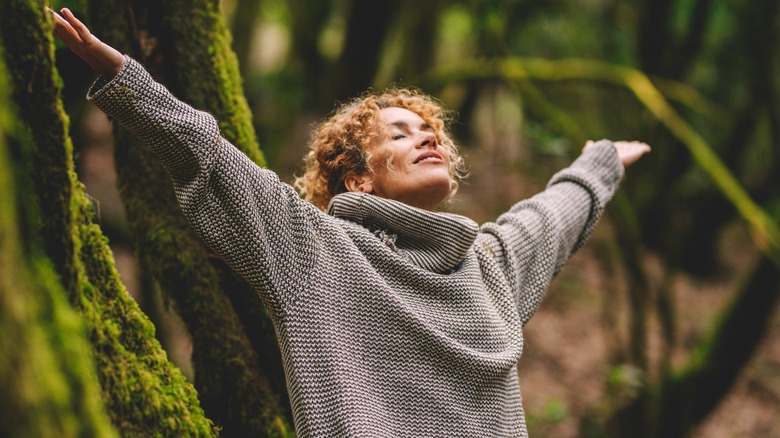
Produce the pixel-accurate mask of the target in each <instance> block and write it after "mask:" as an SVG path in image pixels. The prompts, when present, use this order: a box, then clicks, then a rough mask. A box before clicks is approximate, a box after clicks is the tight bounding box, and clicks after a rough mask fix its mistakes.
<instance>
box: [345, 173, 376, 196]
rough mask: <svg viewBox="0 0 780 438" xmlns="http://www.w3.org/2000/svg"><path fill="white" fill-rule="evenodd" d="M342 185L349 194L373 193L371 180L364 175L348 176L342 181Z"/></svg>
mask: <svg viewBox="0 0 780 438" xmlns="http://www.w3.org/2000/svg"><path fill="white" fill-rule="evenodd" d="M344 185H345V186H346V187H347V190H348V191H350V192H362V193H371V192H373V191H374V187H372V186H371V179H370V178H369V177H368V176H366V175H349V176H348V177H346V178H345V179H344Z"/></svg>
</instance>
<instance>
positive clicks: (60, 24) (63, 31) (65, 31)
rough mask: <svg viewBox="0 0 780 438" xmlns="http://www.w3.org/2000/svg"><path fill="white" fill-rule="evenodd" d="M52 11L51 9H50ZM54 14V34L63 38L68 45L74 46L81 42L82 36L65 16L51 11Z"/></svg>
mask: <svg viewBox="0 0 780 438" xmlns="http://www.w3.org/2000/svg"><path fill="white" fill-rule="evenodd" d="M49 10H50V11H51V9H49ZM51 13H52V16H53V17H54V29H53V32H54V35H55V36H56V37H57V38H59V39H61V40H62V41H63V42H65V43H66V44H67V45H68V46H72V45H74V44H80V43H81V42H82V41H81V37H79V35H78V33H76V30H75V29H73V26H71V25H70V23H68V22H67V21H66V20H65V19H64V18H62V17H61V16H60V14H58V13H56V12H54V11H51Z"/></svg>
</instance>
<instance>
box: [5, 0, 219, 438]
mask: <svg viewBox="0 0 780 438" xmlns="http://www.w3.org/2000/svg"><path fill="white" fill-rule="evenodd" d="M47 18H48V17H47V16H46V15H45V9H44V4H43V3H42V2H37V1H23V0H7V1H4V5H3V14H2V19H0V20H1V21H0V29H2V38H3V41H4V43H3V53H4V55H5V58H6V62H7V67H8V70H9V77H10V78H11V85H12V88H13V90H14V94H13V97H14V101H15V103H16V104H17V106H18V108H19V117H20V119H21V122H22V123H23V125H24V126H25V127H26V129H27V130H29V132H30V134H31V150H30V151H29V153H25V154H23V155H21V157H20V158H21V159H22V161H21V162H20V163H19V166H18V168H19V169H20V171H21V172H22V174H23V177H22V178H23V179H22V180H23V181H28V182H30V187H31V189H32V190H33V191H34V193H35V198H36V199H37V201H38V202H37V209H38V211H39V212H40V213H39V216H38V217H39V218H40V219H41V220H40V221H39V222H37V223H34V224H33V227H34V228H33V229H31V230H30V233H31V234H30V236H40V238H42V239H43V242H45V243H46V245H45V253H46V255H47V256H48V258H49V259H50V260H51V264H52V266H53V269H54V271H56V273H57V274H58V275H59V278H60V281H61V282H62V287H63V289H65V291H66V292H67V295H68V297H69V299H70V301H71V303H72V304H73V305H74V306H75V307H77V308H78V309H79V310H80V311H81V317H82V321H83V323H84V324H85V325H86V328H87V332H88V338H89V342H90V344H91V356H92V357H93V358H94V361H95V362H96V371H97V377H98V379H99V381H100V384H101V386H102V401H103V403H104V404H105V408H106V410H107V412H108V415H109V417H110V419H111V422H113V424H114V426H115V427H116V428H117V429H118V430H120V431H121V432H122V434H123V435H138V436H152V435H167V436H184V435H186V436H192V435H199V436H208V435H213V434H214V429H213V426H212V424H211V422H210V421H209V420H208V419H206V418H205V417H204V416H203V411H202V409H201V408H200V405H199V402H198V399H197V396H196V393H195V390H194V388H193V387H192V385H190V384H189V383H187V382H186V381H185V379H184V377H183V376H182V374H181V373H180V372H179V370H178V368H176V367H174V366H173V365H172V364H171V363H170V362H168V360H167V358H166V354H165V352H164V351H163V350H162V348H161V347H160V344H159V343H158V342H157V340H156V339H155V338H154V326H153V325H152V324H151V323H150V322H149V320H148V319H147V318H146V317H145V316H144V314H143V313H142V312H141V311H140V309H139V308H138V306H137V305H136V303H135V301H134V300H133V299H132V298H131V297H130V296H129V295H128V293H127V291H126V289H125V287H124V286H123V285H122V283H121V282H120V281H119V277H118V274H117V271H116V269H115V267H114V261H113V258H112V255H111V251H110V249H109V248H108V245H107V241H106V238H105V237H104V236H103V234H102V232H101V231H100V229H99V227H98V226H97V225H95V224H94V223H93V222H92V216H93V215H94V210H93V208H92V205H91V203H90V201H89V200H88V199H87V197H86V196H85V194H84V192H83V188H82V185H81V184H80V183H79V182H78V180H77V178H76V174H75V172H74V170H73V169H74V165H73V158H72V144H71V140H70V138H69V137H68V134H67V132H68V119H67V117H66V116H65V114H64V113H63V110H62V102H61V100H60V87H59V80H58V78H57V74H56V72H55V71H54V69H53V50H52V41H51V30H50V24H49V23H50V21H49V20H47ZM6 42H7V43H6ZM4 266H5V265H4ZM46 278H50V279H52V280H51V282H52V283H55V282H54V280H53V278H52V276H51V275H49V276H48V277H42V281H44V280H43V279H46ZM43 284H44V285H45V283H43ZM48 287H49V289H45V288H41V290H44V291H45V290H50V291H55V290H56V288H55V287H54V285H49V286H48ZM42 300H45V298H42ZM52 302H56V300H54V299H52ZM3 307H4V308H5V306H3ZM51 316H52V317H54V316H59V315H51ZM66 328H67V327H66ZM51 330H55V331H56V330H57V328H56V327H52V328H51ZM71 332H72V331H71ZM26 334H27V335H28V338H29V339H34V338H35V330H34V327H30V332H28V333H26ZM63 337H64V335H63ZM74 346H77V343H74V345H73V346H71V345H68V344H65V343H64V342H61V343H59V344H57V347H58V348H59V349H61V351H57V352H56V354H57V355H58V356H59V357H61V358H62V360H63V361H65V360H71V359H72V360H73V361H77V359H76V357H79V356H80V357H82V358H84V357H85V356H84V354H83V353H82V354H71V352H70V351H69V349H71V348H74ZM37 359H39V358H36V360H37ZM90 374H91V373H86V372H84V376H85V377H86V378H87V379H88V378H89V377H88V376H90ZM44 376H46V377H47V378H56V376H54V377H52V376H48V375H44ZM67 382H68V380H67V379H66V380H64V381H59V382H57V383H58V384H59V385H61V386H62V387H67V388H64V389H63V388H62V387H60V388H59V389H58V390H59V391H63V392H65V393H66V392H67V391H68V389H71V388H72V389H74V396H73V397H76V398H78V399H83V400H78V399H77V400H76V401H75V403H74V405H73V406H72V408H74V409H75V410H77V411H79V410H80V409H81V407H82V406H90V405H99V404H100V402H99V401H98V399H97V398H95V394H94V391H92V390H85V391H84V392H80V391H79V390H78V389H79V386H72V385H69V383H67ZM45 389H46V388H42V390H45ZM87 389H89V388H87ZM52 395H53V396H55V397H60V394H59V393H57V392H53V393H52ZM29 396H30V397H41V398H43V399H45V398H46V397H47V396H48V394H29ZM66 402H67V401H66ZM93 411H94V410H90V411H85V412H93ZM31 415H36V414H31ZM91 415H94V413H92V414H91ZM96 418H98V417H96ZM92 423H94V425H90V424H92ZM92 423H89V422H84V423H83V424H76V425H68V426H69V427H77V426H83V427H85V428H87V427H89V428H92V429H95V430H97V427H98V424H99V423H98V422H94V421H93V422H92ZM101 428H102V429H107V427H101ZM106 433H109V432H106ZM79 434H80V435H81V432H79ZM84 434H89V433H88V429H85V432H84ZM14 435H15V434H14ZM22 435H23V436H26V435H25V434H21V435H15V436H22ZM55 435H56V434H55ZM94 435H98V436H102V435H103V433H98V432H95V433H94ZM46 436H50V435H46Z"/></svg>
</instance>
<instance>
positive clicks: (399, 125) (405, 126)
mask: <svg viewBox="0 0 780 438" xmlns="http://www.w3.org/2000/svg"><path fill="white" fill-rule="evenodd" d="M387 126H395V127H397V128H401V129H406V130H408V129H409V124H408V123H406V122H405V121H404V120H398V121H395V122H391V123H388V124H387ZM432 128H433V127H432V126H431V125H430V124H428V123H423V124H421V125H420V129H432Z"/></svg>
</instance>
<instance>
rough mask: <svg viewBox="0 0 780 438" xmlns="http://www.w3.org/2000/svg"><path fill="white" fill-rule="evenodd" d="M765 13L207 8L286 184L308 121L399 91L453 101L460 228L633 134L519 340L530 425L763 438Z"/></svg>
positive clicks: (778, 201)
mask: <svg viewBox="0 0 780 438" xmlns="http://www.w3.org/2000/svg"><path fill="white" fill-rule="evenodd" d="M61 3H66V2H61ZM67 3H68V4H63V6H69V7H71V8H74V9H76V10H78V9H79V6H78V5H73V4H70V2H67ZM779 3H780V2H778V1H777V0H754V1H751V2H742V1H737V0H580V1H574V0H548V1H538V0H537V1H534V0H505V1H499V0H459V1H447V2H445V1H441V0H429V1H413V0H396V1H376V2H368V1H358V0H352V1H350V0H339V1H313V0H312V1H305V0H288V1H284V0H228V1H224V2H223V4H222V12H223V15H224V19H225V22H226V24H227V26H228V27H229V28H230V30H231V35H232V47H233V50H234V51H235V53H236V55H237V57H238V62H239V66H240V69H241V76H242V78H243V86H244V90H245V94H246V97H247V100H248V103H249V107H250V109H251V111H252V115H253V124H254V127H255V130H256V132H257V136H258V139H259V142H260V147H261V149H262V151H263V154H264V155H265V159H266V163H267V165H268V167H270V168H272V169H273V170H275V171H276V172H278V174H279V175H280V177H281V178H282V180H284V181H287V182H292V180H293V178H294V175H295V174H296V173H297V172H298V171H299V170H300V168H299V165H300V160H301V158H302V157H303V155H304V153H305V150H306V143H307V140H308V135H309V132H310V129H311V126H312V124H314V123H316V122H318V121H319V120H321V119H322V118H324V117H326V116H327V115H328V113H329V112H330V111H331V110H332V109H333V108H334V105H335V104H336V103H337V102H342V101H345V100H347V99H349V98H350V97H353V96H355V95H356V94H358V93H360V92H362V91H364V90H367V89H382V88H384V87H386V86H389V85H393V84H396V85H399V84H400V85H407V86H414V87H419V88H421V89H422V90H423V91H425V92H428V93H429V94H432V95H433V96H435V97H437V98H439V99H441V101H442V102H443V103H444V105H445V106H446V107H447V108H448V109H449V110H451V111H452V114H451V115H452V119H453V124H452V128H451V129H452V132H453V134H454V136H455V138H456V140H457V142H458V144H459V145H460V146H461V148H462V150H463V152H464V155H465V156H466V160H467V163H468V167H469V171H470V177H469V179H468V180H467V182H466V183H465V184H463V185H462V186H461V190H460V192H459V194H458V196H457V197H456V198H455V200H454V201H453V202H452V204H451V205H449V206H447V209H448V210H450V211H453V212H456V213H460V214H464V215H467V216H469V217H471V218H473V219H475V220H477V221H478V222H485V221H490V220H493V219H494V218H496V217H497V215H499V214H500V213H501V212H503V211H505V210H506V209H507V208H508V207H509V206H511V205H512V204H513V203H514V202H517V201H519V200H521V199H523V198H526V197H528V196H531V195H533V194H534V193H536V192H538V191H540V190H542V189H543V188H544V186H545V184H546V181H547V179H549V178H550V177H551V176H552V174H553V173H554V172H555V171H556V170H558V169H560V168H562V167H565V166H566V165H567V164H568V163H570V162H571V161H572V160H573V159H574V158H575V157H576V156H577V155H578V153H579V151H580V150H581V148H582V146H583V145H584V143H585V141H586V140H588V139H594V140H597V139H601V138H610V139H615V140H618V139H622V140H641V141H644V142H647V143H648V144H650V145H651V146H652V147H653V152H652V153H651V154H650V155H648V156H646V157H645V158H643V159H642V160H641V161H640V162H639V163H638V164H636V165H635V166H634V167H632V168H631V169H629V172H628V173H627V176H626V178H625V180H624V182H623V186H622V188H621V190H620V192H619V194H618V195H617V196H616V198H615V199H614V201H613V202H612V203H611V204H610V207H609V209H608V212H607V214H606V216H605V218H604V219H603V221H602V223H601V224H600V225H599V228H598V229H597V231H596V233H595V235H594V236H593V238H592V239H591V240H590V241H589V243H588V244H587V245H586V246H585V247H584V248H583V249H582V250H581V251H580V253H578V254H577V255H576V256H575V257H574V258H573V259H572V260H571V261H570V262H569V264H568V265H567V267H566V268H564V270H563V272H562V273H561V274H560V275H559V276H558V278H557V279H556V280H555V281H554V283H553V285H552V288H551V290H550V293H549V295H548V298H547V299H546V301H545V302H544V303H543V305H542V307H541V310H540V311H539V312H538V313H537V315H535V316H534V318H532V320H531V321H530V323H529V324H528V326H527V327H526V333H525V335H526V347H525V352H524V355H523V358H522V360H521V363H520V366H519V370H518V372H519V373H520V382H521V386H522V388H521V390H522V393H523V397H524V404H525V407H526V411H527V416H528V423H529V432H530V435H531V436H554V437H578V436H604V435H610V436H637V435H638V434H639V432H638V430H639V429H642V428H646V427H648V426H647V425H648V420H647V418H648V417H647V415H651V417H652V420H650V421H651V424H652V427H656V428H658V429H659V430H662V431H663V430H666V431H668V434H666V435H665V436H684V435H686V434H690V436H695V437H734V436H755V437H773V436H774V437H777V436H780V412H779V411H780V314H778V311H777V297H778V292H779V291H780V289H779V284H780V279H779V277H780V275H779V272H778V266H780V256H778V254H780V252H779V251H780V250H778V245H779V244H780V241H778V232H777V224H778V217H780V178H778V176H777V174H778V171H779V170H780V148H778V141H779V140H780V101H779V99H780V74H778V73H779V72H780V47H779V46H778V44H780V40H779V39H778V29H780V26H779V24H780V7H779ZM85 7H86V6H81V8H82V9H83V8H85ZM57 57H58V66H59V68H60V73H61V74H62V76H63V79H64V83H65V97H66V104H67V107H68V113H69V114H71V116H72V117H73V119H74V125H73V126H74V127H73V129H72V130H73V133H72V134H73V137H74V143H75V145H76V149H77V167H78V173H79V175H80V179H81V180H82V181H83V182H84V183H85V184H86V188H87V192H88V193H89V194H90V195H91V196H92V197H94V198H95V199H96V200H97V205H99V208H100V224H101V227H102V228H103V230H104V232H105V233H106V234H107V235H108V237H109V238H110V241H111V244H112V248H113V249H114V252H115V255H116V258H117V262H118V266H119V268H120V271H121V273H122V277H123V280H124V282H125V284H126V285H127V286H128V288H129V289H130V290H131V292H132V293H133V294H134V295H135V296H136V298H137V299H138V300H139V302H141V304H142V306H143V308H144V309H145V310H146V312H147V313H148V314H149V315H150V316H151V317H152V318H153V319H154V320H155V322H156V325H157V327H158V331H159V333H158V336H159V337H161V339H162V340H163V345H164V346H165V348H166V349H167V350H168V351H169V354H170V355H171V357H172V359H173V360H174V361H175V362H176V363H177V364H179V366H180V367H181V368H182V369H183V370H184V371H185V374H186V373H191V370H189V368H188V367H189V365H188V360H189V359H188V355H189V351H190V350H189V349H190V346H189V341H188V340H187V337H186V335H185V334H184V333H183V328H182V325H181V324H180V323H178V322H177V319H176V315H174V314H173V313H172V311H171V310H170V309H169V308H167V307H166V306H164V305H162V300H161V299H160V297H159V296H158V295H159V294H155V292H154V290H153V289H154V288H144V287H142V286H140V284H141V283H142V279H140V278H139V274H138V267H137V262H136V261H135V255H134V254H135V250H134V248H133V240H132V238H131V237H130V232H129V230H128V227H127V224H126V220H125V213H124V210H123V207H122V204H121V202H120V200H119V197H118V195H117V193H116V188H115V178H116V177H115V174H114V173H113V166H114V164H113V160H114V155H113V150H112V144H113V137H112V132H111V128H110V125H109V124H108V121H107V120H106V119H105V116H103V115H102V113H100V112H99V111H97V110H96V109H95V108H93V107H91V106H90V105H89V104H86V103H84V99H83V96H84V92H85V90H86V87H87V86H88V85H89V82H90V81H91V80H92V79H93V78H94V76H93V75H92V73H91V72H90V71H89V70H87V69H86V68H85V67H84V66H83V65H81V64H80V63H79V62H78V60H73V59H72V58H71V57H69V54H68V53H67V52H65V51H62V50H60V51H59V52H58V54H57ZM648 412H651V413H652V414H647V413H648ZM640 418H643V419H644V420H640Z"/></svg>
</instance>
